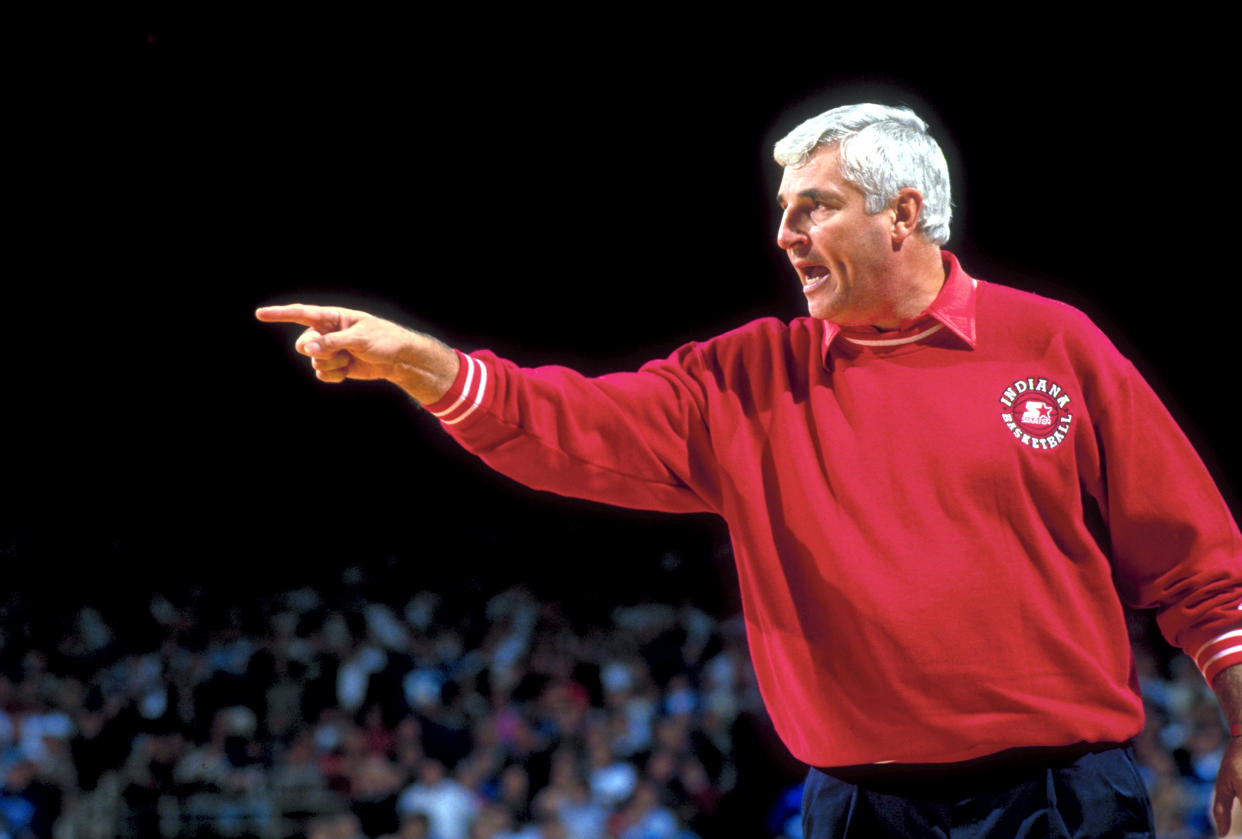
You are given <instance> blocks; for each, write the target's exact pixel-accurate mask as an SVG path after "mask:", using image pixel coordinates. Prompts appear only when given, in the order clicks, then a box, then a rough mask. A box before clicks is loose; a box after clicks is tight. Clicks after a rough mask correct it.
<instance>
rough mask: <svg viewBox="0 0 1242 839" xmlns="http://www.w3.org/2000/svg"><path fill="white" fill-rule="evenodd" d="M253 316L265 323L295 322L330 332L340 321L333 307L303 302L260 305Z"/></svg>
mask: <svg viewBox="0 0 1242 839" xmlns="http://www.w3.org/2000/svg"><path fill="white" fill-rule="evenodd" d="M254 316H255V317H256V318H258V319H259V320H261V321H263V322H265V323H297V324H301V325H302V326H311V327H314V328H316V329H318V330H319V331H320V332H331V331H332V330H333V328H334V327H335V326H336V325H337V323H338V322H339V321H340V315H339V314H338V313H337V311H336V310H335V309H331V308H328V307H326V306H308V305H306V304H305V303H290V304H288V305H285V306H262V307H260V308H258V309H255V310H254Z"/></svg>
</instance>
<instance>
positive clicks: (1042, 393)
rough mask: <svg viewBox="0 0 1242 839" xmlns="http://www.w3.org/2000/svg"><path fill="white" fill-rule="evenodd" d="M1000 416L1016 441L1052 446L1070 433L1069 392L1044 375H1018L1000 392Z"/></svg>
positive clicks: (1031, 445)
mask: <svg viewBox="0 0 1242 839" xmlns="http://www.w3.org/2000/svg"><path fill="white" fill-rule="evenodd" d="M1000 403H1001V405H1003V406H1004V410H1002V411H1001V419H1002V420H1004V422H1005V426H1006V427H1007V428H1008V429H1009V430H1010V431H1011V432H1012V433H1013V436H1014V437H1015V438H1017V440H1018V442H1020V443H1022V445H1024V446H1030V447H1031V448H1032V449H1055V448H1056V447H1057V446H1059V445H1061V443H1062V442H1063V441H1064V440H1065V438H1066V437H1067V436H1069V430H1070V422H1071V421H1072V420H1073V419H1074V417H1073V415H1072V414H1071V413H1070V412H1069V404H1070V397H1069V394H1068V393H1066V392H1065V391H1064V390H1062V389H1061V386H1060V385H1058V384H1057V383H1056V382H1050V381H1048V380H1047V379H1019V380H1017V381H1016V382H1014V383H1013V384H1011V385H1010V386H1009V387H1007V388H1005V392H1004V393H1002V394H1001V397H1000Z"/></svg>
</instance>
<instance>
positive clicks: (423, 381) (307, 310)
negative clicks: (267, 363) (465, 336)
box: [255, 303, 460, 405]
mask: <svg viewBox="0 0 1242 839" xmlns="http://www.w3.org/2000/svg"><path fill="white" fill-rule="evenodd" d="M255 317H257V318H258V319H259V320H261V321H265V322H267V323H296V324H299V325H301V326H305V327H307V329H306V331H305V332H303V333H302V334H301V335H300V336H299V337H298V339H297V342H296V343H295V344H294V347H295V349H297V351H298V352H300V353H301V354H302V355H305V356H309V357H310V359H311V366H312V367H313V368H314V369H315V376H316V377H318V378H319V380H320V381H324V382H334V383H335V382H343V381H345V380H346V379H386V380H388V381H390V382H392V383H393V384H395V385H397V386H398V387H400V388H401V389H402V390H404V391H405V392H406V393H408V394H409V395H410V396H411V397H413V398H414V399H416V400H417V401H418V402H419V403H421V404H423V405H430V404H431V403H433V402H435V401H436V400H438V399H440V398H441V397H442V396H444V394H445V393H447V392H448V390H449V388H450V387H451V386H452V384H453V379H454V378H455V377H456V376H457V368H458V366H459V364H460V362H459V361H458V358H457V353H455V352H453V350H452V348H450V347H448V346H447V345H445V344H444V343H442V342H440V341H438V340H436V339H435V338H433V337H431V336H430V335H424V334H423V333H421V332H415V331H414V330H412V329H406V328H405V327H403V326H399V325H397V324H395V323H393V322H392V321H387V320H384V319H383V318H377V317H375V316H374V315H370V314H367V313H366V312H359V311H356V310H354V309H343V308H340V307H338V306H309V305H305V304H302V303H293V304H290V305H287V306H264V307H263V308H261V309H257V310H256V311H255Z"/></svg>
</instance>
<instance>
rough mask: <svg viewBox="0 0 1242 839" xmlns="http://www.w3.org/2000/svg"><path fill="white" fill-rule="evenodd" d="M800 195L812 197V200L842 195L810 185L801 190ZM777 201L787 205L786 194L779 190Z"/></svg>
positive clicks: (836, 197)
mask: <svg viewBox="0 0 1242 839" xmlns="http://www.w3.org/2000/svg"><path fill="white" fill-rule="evenodd" d="M798 197H799V198H809V199H811V200H812V201H823V200H825V199H838V198H840V196H839V195H837V194H836V193H835V192H832V191H830V190H829V191H825V190H822V189H816V188H815V187H808V188H806V189H804V190H801V191H800V192H799V193H798ZM776 203H777V204H779V205H780V206H782V207H784V206H785V196H783V195H781V194H780V193H779V192H778V193H776Z"/></svg>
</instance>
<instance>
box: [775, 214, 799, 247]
mask: <svg viewBox="0 0 1242 839" xmlns="http://www.w3.org/2000/svg"><path fill="white" fill-rule="evenodd" d="M806 241H807V237H806V234H805V233H803V232H802V231H801V230H800V229H798V228H797V227H795V226H794V224H793V223H792V222H791V220H790V218H789V210H786V211H785V212H784V213H782V214H781V225H780V227H779V228H777V230H776V244H777V245H778V246H779V247H780V248H781V250H786V251H787V250H789V249H790V248H794V247H797V246H798V245H801V244H805V243H806Z"/></svg>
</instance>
